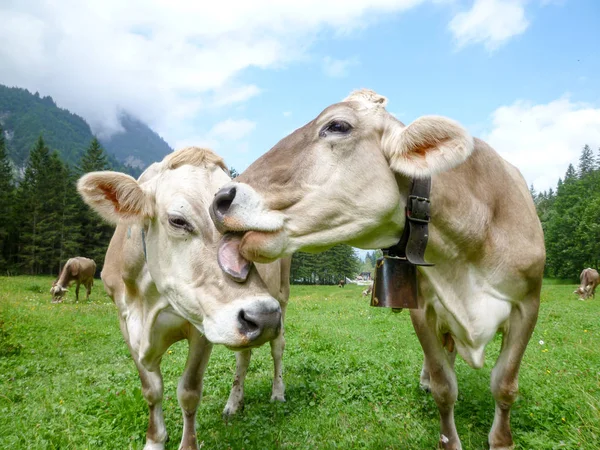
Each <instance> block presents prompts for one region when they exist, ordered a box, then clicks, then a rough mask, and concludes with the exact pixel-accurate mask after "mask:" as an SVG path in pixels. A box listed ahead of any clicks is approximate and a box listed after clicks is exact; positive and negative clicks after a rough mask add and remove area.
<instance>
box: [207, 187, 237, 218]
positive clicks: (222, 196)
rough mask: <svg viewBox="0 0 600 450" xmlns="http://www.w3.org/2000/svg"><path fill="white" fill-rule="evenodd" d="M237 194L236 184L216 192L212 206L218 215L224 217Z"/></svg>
mask: <svg viewBox="0 0 600 450" xmlns="http://www.w3.org/2000/svg"><path fill="white" fill-rule="evenodd" d="M235 194H236V190H235V186H229V187H224V188H222V189H221V190H220V191H219V192H217V193H216V195H215V198H214V200H213V203H212V208H213V212H214V213H215V215H216V216H217V217H223V216H224V215H225V214H227V211H229V207H230V206H231V203H233V199H234V198H235Z"/></svg>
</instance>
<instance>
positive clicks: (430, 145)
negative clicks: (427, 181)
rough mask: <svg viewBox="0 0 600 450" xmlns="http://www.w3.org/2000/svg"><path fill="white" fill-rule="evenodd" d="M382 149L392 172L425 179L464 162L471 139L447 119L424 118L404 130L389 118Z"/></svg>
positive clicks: (462, 129) (459, 126) (467, 155)
mask: <svg viewBox="0 0 600 450" xmlns="http://www.w3.org/2000/svg"><path fill="white" fill-rule="evenodd" d="M382 148H383V152H384V154H385V156H386V157H387V159H388V161H389V164H390V167H391V169H392V170H393V171H395V172H398V173H402V174H404V175H407V176H409V177H415V178H426V177H430V176H432V175H434V174H436V173H439V172H443V171H445V170H449V169H451V168H453V167H455V166H457V165H459V164H461V163H462V162H464V161H465V160H466V159H467V158H468V157H469V155H470V154H471V153H472V152H473V138H472V137H471V135H470V134H469V133H468V132H467V131H466V130H465V129H464V128H463V127H462V126H461V125H460V124H459V123H458V122H455V121H453V120H451V119H448V118H446V117H440V116H423V117H420V118H418V119H417V120H415V121H414V122H412V123H411V124H410V125H408V126H407V127H404V126H403V125H402V124H401V123H400V122H398V121H397V120H396V119H394V118H392V117H390V118H389V119H388V121H387V124H386V127H385V129H384V132H383V136H382Z"/></svg>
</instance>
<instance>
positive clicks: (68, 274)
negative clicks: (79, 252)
mask: <svg viewBox="0 0 600 450" xmlns="http://www.w3.org/2000/svg"><path fill="white" fill-rule="evenodd" d="M95 273H96V263H95V262H94V261H93V260H91V259H89V258H84V257H83V256H76V257H75V258H71V259H69V260H68V261H67V263H66V264H65V265H64V267H63V269H62V271H61V273H60V276H59V277H58V279H57V280H56V281H54V282H53V283H52V287H51V288H50V293H51V294H52V303H57V302H60V301H62V298H63V296H64V295H65V293H66V292H67V288H68V287H69V286H70V285H71V284H73V282H75V283H77V287H76V288H75V300H76V301H79V285H81V284H83V285H84V286H85V290H86V296H85V299H86V300H89V298H90V294H91V292H92V286H93V285H94V274H95Z"/></svg>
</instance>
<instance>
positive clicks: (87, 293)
mask: <svg viewBox="0 0 600 450" xmlns="http://www.w3.org/2000/svg"><path fill="white" fill-rule="evenodd" d="M93 283H94V282H93V281H92V282H89V283H88V284H87V286H86V287H85V300H86V301H89V300H90V294H91V293H92V285H93Z"/></svg>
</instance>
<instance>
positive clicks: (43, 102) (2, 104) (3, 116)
mask: <svg viewBox="0 0 600 450" xmlns="http://www.w3.org/2000/svg"><path fill="white" fill-rule="evenodd" d="M0 125H2V128H3V129H4V130H5V138H6V145H7V149H8V155H9V157H10V159H11V160H12V161H13V162H14V163H15V165H16V166H17V167H23V166H24V165H25V163H26V161H27V158H28V156H29V151H30V150H31V148H33V146H34V145H35V143H36V141H37V138H38V137H39V136H40V135H42V136H43V137H44V141H45V143H46V145H48V147H49V148H50V149H52V150H56V151H58V154H59V155H60V157H61V159H62V160H63V161H65V162H67V163H69V164H72V165H74V164H77V163H78V161H79V159H80V158H81V155H82V154H83V153H84V151H85V149H86V148H87V147H88V146H89V145H90V142H91V141H92V139H93V137H94V136H93V134H92V130H91V128H90V126H89V125H88V123H87V122H86V121H85V120H84V119H83V118H82V117H80V116H78V115H76V114H73V113H71V112H70V111H68V110H66V109H63V108H59V107H58V106H57V105H56V103H55V102H54V100H53V99H52V97H50V96H48V97H40V95H39V94H38V93H37V92H36V93H35V94H32V93H30V92H29V91H28V90H26V89H22V88H18V87H7V86H3V85H0ZM121 125H122V127H123V129H124V131H123V132H121V133H118V134H115V135H113V136H112V137H110V138H108V139H100V142H101V144H102V145H103V147H104V149H105V150H106V151H107V153H108V155H109V159H110V162H111V165H112V166H113V167H114V168H115V169H116V170H123V169H124V165H125V166H127V167H129V168H130V170H128V172H130V173H132V174H139V173H140V171H141V170H142V169H144V168H146V167H147V166H148V165H150V164H151V163H153V162H155V161H160V160H161V159H162V158H163V157H164V156H165V155H166V154H168V153H170V152H171V151H172V150H171V148H170V147H169V145H168V144H167V143H166V142H165V141H164V140H163V139H162V138H161V137H160V136H159V135H158V134H156V133H155V132H154V131H152V130H151V129H150V128H149V127H148V126H147V125H145V124H144V123H142V122H140V121H139V120H137V119H136V118H134V117H132V116H130V115H128V114H126V113H124V114H123V115H122V116H121Z"/></svg>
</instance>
